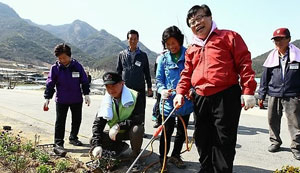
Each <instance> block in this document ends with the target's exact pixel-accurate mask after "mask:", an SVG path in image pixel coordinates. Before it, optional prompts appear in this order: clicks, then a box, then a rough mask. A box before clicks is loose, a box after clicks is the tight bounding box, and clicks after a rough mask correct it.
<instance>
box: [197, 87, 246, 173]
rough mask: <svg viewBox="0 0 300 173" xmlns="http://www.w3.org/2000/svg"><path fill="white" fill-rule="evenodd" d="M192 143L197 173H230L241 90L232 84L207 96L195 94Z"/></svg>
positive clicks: (239, 110) (239, 111)
mask: <svg viewBox="0 0 300 173" xmlns="http://www.w3.org/2000/svg"><path fill="white" fill-rule="evenodd" d="M194 111H195V113H196V117H195V118H196V121H195V122H196V124H195V131H194V138H195V144H196V147H197V150H198V153H199V156H200V158H199V162H200V171H199V172H200V173H231V172H232V167H233V160H234V156H235V145H236V138H237V128H238V123H239V118H240V113H241V88H240V86H239V85H234V86H232V87H230V88H228V89H226V90H224V91H221V92H219V93H217V94H214V95H211V96H200V95H198V94H196V97H195V101H194Z"/></svg>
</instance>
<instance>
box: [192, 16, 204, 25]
mask: <svg viewBox="0 0 300 173" xmlns="http://www.w3.org/2000/svg"><path fill="white" fill-rule="evenodd" d="M207 16H208V15H198V16H196V17H195V18H194V20H190V22H189V24H190V26H195V24H196V22H200V21H201V20H202V19H203V18H204V17H207Z"/></svg>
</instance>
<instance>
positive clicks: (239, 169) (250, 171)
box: [233, 165, 273, 173]
mask: <svg viewBox="0 0 300 173" xmlns="http://www.w3.org/2000/svg"><path fill="white" fill-rule="evenodd" d="M233 172H234V173H271V172H273V171H271V170H267V169H261V168H255V167H251V166H244V165H235V166H233Z"/></svg>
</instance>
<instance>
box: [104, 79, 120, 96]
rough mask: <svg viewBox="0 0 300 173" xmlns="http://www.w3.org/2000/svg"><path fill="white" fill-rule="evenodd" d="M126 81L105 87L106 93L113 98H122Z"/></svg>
mask: <svg viewBox="0 0 300 173" xmlns="http://www.w3.org/2000/svg"><path fill="white" fill-rule="evenodd" d="M123 85H124V81H121V82H118V83H116V84H108V85H105V87H106V91H107V92H108V94H109V95H110V96H111V97H113V98H121V94H122V89H123Z"/></svg>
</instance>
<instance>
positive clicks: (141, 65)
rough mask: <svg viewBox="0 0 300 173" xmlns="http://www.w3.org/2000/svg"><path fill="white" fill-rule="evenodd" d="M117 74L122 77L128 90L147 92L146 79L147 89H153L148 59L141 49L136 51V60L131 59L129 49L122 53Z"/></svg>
mask: <svg viewBox="0 0 300 173" xmlns="http://www.w3.org/2000/svg"><path fill="white" fill-rule="evenodd" d="M117 72H118V73H119V74H120V75H122V78H123V80H124V81H125V85H126V86H127V87H128V88H131V89H133V90H136V91H139V92H141V91H142V92H145V79H146V81H147V87H148V88H152V83H151V76H150V70H149V62H148V57H147V54H146V53H145V52H143V51H141V50H140V49H139V48H138V49H137V50H136V55H135V58H134V59H132V58H131V56H130V52H129V50H128V49H126V50H123V51H122V52H120V54H119V58H118V64H117Z"/></svg>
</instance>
